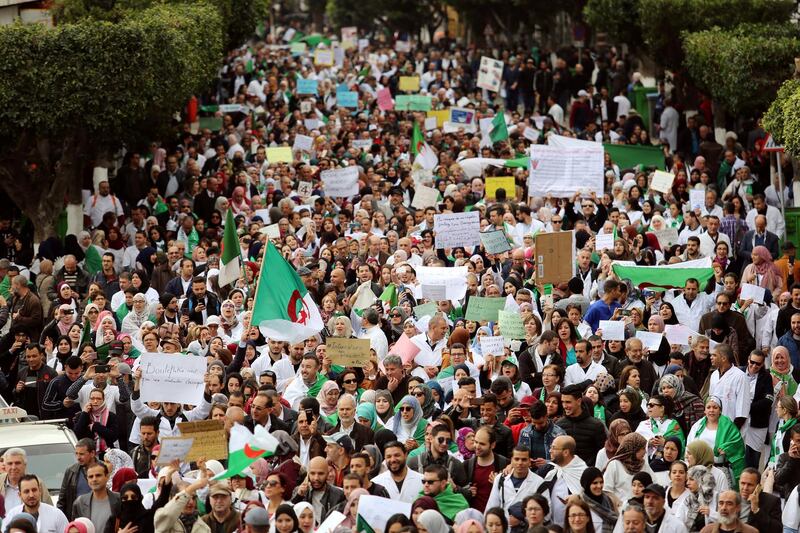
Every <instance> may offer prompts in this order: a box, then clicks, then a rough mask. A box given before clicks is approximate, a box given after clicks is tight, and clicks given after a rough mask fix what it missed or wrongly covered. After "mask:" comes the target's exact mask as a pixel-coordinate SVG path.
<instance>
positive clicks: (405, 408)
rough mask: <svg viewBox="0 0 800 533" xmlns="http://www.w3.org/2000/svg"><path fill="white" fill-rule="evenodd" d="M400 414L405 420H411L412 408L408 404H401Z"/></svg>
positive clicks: (412, 416) (412, 415)
mask: <svg viewBox="0 0 800 533" xmlns="http://www.w3.org/2000/svg"><path fill="white" fill-rule="evenodd" d="M400 416H402V417H403V420H405V421H406V422H411V420H412V419H413V418H414V408H413V407H411V406H410V405H408V404H404V405H401V406H400Z"/></svg>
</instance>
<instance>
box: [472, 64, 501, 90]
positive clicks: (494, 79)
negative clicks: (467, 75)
mask: <svg viewBox="0 0 800 533" xmlns="http://www.w3.org/2000/svg"><path fill="white" fill-rule="evenodd" d="M502 81H503V62H502V61H500V60H499V59H493V58H491V57H486V56H483V57H481V64H480V67H479V70H478V83H477V85H478V87H480V88H481V89H486V90H487V91H495V92H497V91H499V90H500V83H501V82H502Z"/></svg>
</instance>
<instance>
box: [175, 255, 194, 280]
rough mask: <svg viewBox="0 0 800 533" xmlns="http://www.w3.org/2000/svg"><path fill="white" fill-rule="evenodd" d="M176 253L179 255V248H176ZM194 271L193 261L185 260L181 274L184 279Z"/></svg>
mask: <svg viewBox="0 0 800 533" xmlns="http://www.w3.org/2000/svg"><path fill="white" fill-rule="evenodd" d="M175 254H176V255H178V250H175ZM193 273H194V267H193V266H192V262H191V261H184V262H183V264H182V265H181V276H182V277H183V278H184V279H189V278H190V277H191V276H192V274H193Z"/></svg>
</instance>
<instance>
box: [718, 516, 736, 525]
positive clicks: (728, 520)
mask: <svg viewBox="0 0 800 533" xmlns="http://www.w3.org/2000/svg"><path fill="white" fill-rule="evenodd" d="M734 522H736V515H735V514H733V515H730V516H726V515H723V514H721V513H720V515H719V523H720V524H722V525H723V526H730V525H732V524H733V523H734Z"/></svg>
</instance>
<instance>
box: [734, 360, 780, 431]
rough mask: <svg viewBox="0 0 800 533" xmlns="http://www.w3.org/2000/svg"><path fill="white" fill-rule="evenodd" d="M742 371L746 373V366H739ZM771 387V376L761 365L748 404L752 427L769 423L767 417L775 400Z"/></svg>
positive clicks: (764, 425) (759, 426)
mask: <svg viewBox="0 0 800 533" xmlns="http://www.w3.org/2000/svg"><path fill="white" fill-rule="evenodd" d="M740 368H741V370H742V372H744V373H745V374H747V366H742V367H740ZM773 392H774V389H773V388H772V377H771V376H770V374H769V372H768V371H767V369H766V368H764V367H763V366H762V367H761V369H760V370H759V371H758V377H757V378H756V392H755V394H754V395H753V401H752V403H751V404H750V426H752V427H754V428H765V427H767V426H768V425H769V417H770V414H771V411H772V402H773V401H774V400H775V397H774V395H773Z"/></svg>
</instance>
